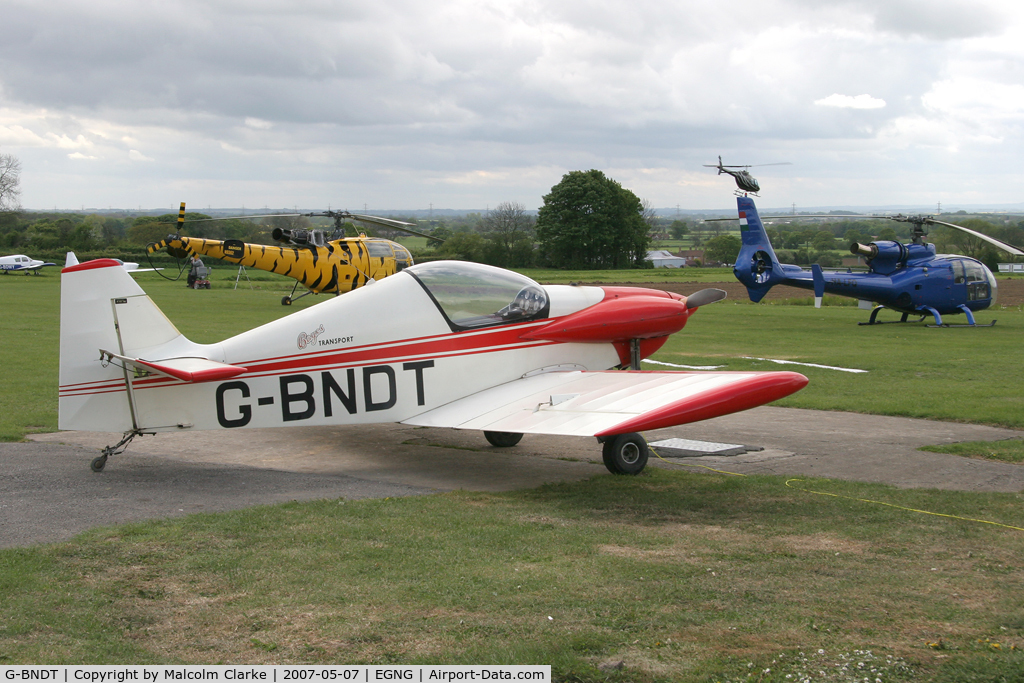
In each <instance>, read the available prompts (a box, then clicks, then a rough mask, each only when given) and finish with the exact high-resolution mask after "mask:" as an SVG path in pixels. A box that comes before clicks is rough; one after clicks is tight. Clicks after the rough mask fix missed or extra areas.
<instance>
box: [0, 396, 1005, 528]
mask: <svg viewBox="0 0 1024 683" xmlns="http://www.w3.org/2000/svg"><path fill="white" fill-rule="evenodd" d="M119 436H120V435H118V434H103V433H87V432H58V433H54V434H41V435H36V436H33V437H32V439H33V442H32V443H2V444H0V464H2V467H3V468H2V470H0V547H16V546H27V545H32V544H37V543H49V542H54V541H60V540H65V539H68V538H70V537H72V536H74V535H75V534H77V533H79V532H81V531H84V530H86V529H90V528H93V527H97V526H106V525H113V524H120V523H123V522H131V521H141V520H147V519H159V518H167V517H175V516H181V515H186V514H191V513H196V512H216V511H223V510H233V509H239V508H244V507H249V506H253V505H261V504H271V503H278V502H283V501H290V500H314V499H324V498H327V499H332V498H347V499H358V498H381V497H388V496H409V495H422V494H427V493H432V492H437V491H450V490H455V489H466V490H481V491H505V490H513V489H521V488H530V487H535V486H539V485H541V484H543V483H545V482H559V481H576V480H580V479H584V478H588V477H592V476H595V475H601V476H610V475H607V472H606V470H605V469H604V466H603V465H602V464H601V454H600V448H599V446H598V445H597V444H596V442H595V441H594V440H592V439H581V438H573V437H550V436H531V435H528V436H526V437H524V439H523V441H522V442H521V443H520V444H519V445H518V446H516V447H515V448H510V449H497V448H493V447H491V446H489V445H488V444H487V442H486V441H485V440H484V438H483V435H482V434H480V433H478V432H467V431H459V430H448V429H430V428H422V427H408V426H405V425H394V424H388V425H370V426H350V427H316V428H294V429H291V428H289V429H241V430H236V431H218V432H195V433H179V434H160V435H157V436H148V437H142V438H140V439H137V440H136V441H135V442H134V443H132V444H131V445H130V446H129V448H128V450H127V452H126V453H124V454H121V455H117V456H113V457H112V458H111V459H110V460H109V462H108V463H107V467H106V469H105V470H104V471H103V472H101V473H94V472H92V471H91V470H90V468H89V462H90V461H91V460H92V458H93V457H95V456H96V454H97V453H98V451H99V449H101V448H102V447H103V446H105V445H108V444H113V443H116V442H117V441H118V439H119ZM646 436H647V438H648V440H649V441H651V442H656V441H659V440H663V439H668V438H673V437H679V438H685V439H699V440H704V441H708V442H719V443H728V444H742V445H745V446H750V447H756V448H760V449H762V450H757V451H751V452H747V453H744V454H740V455H731V456H724V455H705V456H701V457H686V458H674V457H669V458H666V459H665V460H659V459H657V458H652V459H651V465H650V466H652V467H679V466H687V465H686V463H689V464H700V465H706V466H710V467H715V468H720V469H725V470H728V471H731V472H738V473H744V474H750V473H763V474H778V475H787V476H815V477H829V478H838V479H850V480H859V481H872V482H883V483H889V484H893V485H895V486H900V487H928V488H943V489H957V490H967V491H1006V492H1018V491H1024V467H1022V466H1019V465H1012V464H1007V463H1000V462H990V461H984V460H973V459H968V458H961V457H957V456H952V455H943V454H936V453H926V452H922V451H918V450H916V449H917V448H918V447H919V446H922V445H927V444H938V443H952V442H957V441H975V440H997V439H1005V438H1013V437H1021V436H1024V432H1018V431H1013V430H1008V429H997V428H993V427H983V426H979V425H965V424H955V423H946V422H930V421H927V420H911V419H903V418H892V417H879V416H875V415H858V414H853V413H828V412H819V411H807V410H796V409H787V408H773V407H761V408H756V409H754V410H750V411H746V412H743V413H737V414H735V415H728V416H725V417H721V418H717V419H715V420H708V421H706V422H701V423H697V424H694V425H688V426H684V427H674V428H671V429H664V430H658V431H654V432H649V433H647V435H646ZM670 454H671V452H670V451H664V452H663V455H670Z"/></svg>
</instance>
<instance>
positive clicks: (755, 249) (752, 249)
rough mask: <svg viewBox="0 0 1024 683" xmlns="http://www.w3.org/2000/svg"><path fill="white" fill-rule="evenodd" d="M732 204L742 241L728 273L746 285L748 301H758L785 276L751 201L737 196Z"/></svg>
mask: <svg viewBox="0 0 1024 683" xmlns="http://www.w3.org/2000/svg"><path fill="white" fill-rule="evenodd" d="M736 205H737V209H738V210H739V216H740V236H741V239H742V242H743V244H742V246H741V247H740V253H739V256H737V257H736V264H735V265H734V266H733V271H732V272H733V274H734V275H736V279H737V280H739V281H740V282H741V283H743V285H744V286H746V288H747V294H748V295H750V300H751V301H760V300H761V299H763V298H764V295H765V294H767V293H768V290H769V289H771V288H772V287H773V286H775V285H777V284H779V283H780V282H782V281H783V280H785V279H786V278H785V276H784V275H783V272H782V265H781V264H780V263H779V259H778V257H776V256H775V250H774V249H772V244H771V242H769V241H768V234H767V233H766V232H765V230H764V224H763V223H761V217H760V216H758V215H757V207H756V206H754V200H753V199H750V198H749V197H737V198H736Z"/></svg>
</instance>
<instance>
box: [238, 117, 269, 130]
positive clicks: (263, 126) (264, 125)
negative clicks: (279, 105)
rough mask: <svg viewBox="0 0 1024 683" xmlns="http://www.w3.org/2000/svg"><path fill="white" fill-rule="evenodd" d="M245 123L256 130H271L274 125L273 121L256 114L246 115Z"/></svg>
mask: <svg viewBox="0 0 1024 683" xmlns="http://www.w3.org/2000/svg"><path fill="white" fill-rule="evenodd" d="M245 125H246V126H248V127H249V128H255V129H256V130H270V129H271V128H273V127H274V124H273V122H271V121H264V120H263V119H258V118H256V117H255V116H246V117H245Z"/></svg>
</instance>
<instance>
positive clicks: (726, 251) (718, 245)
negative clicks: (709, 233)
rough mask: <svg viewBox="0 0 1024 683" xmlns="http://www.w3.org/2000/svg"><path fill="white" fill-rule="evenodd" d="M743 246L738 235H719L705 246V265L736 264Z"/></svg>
mask: <svg viewBox="0 0 1024 683" xmlns="http://www.w3.org/2000/svg"><path fill="white" fill-rule="evenodd" d="M742 246H743V244H742V243H741V242H740V238H739V237H737V236H736V235H719V236H718V237H712V238H711V239H709V240H708V241H707V242H706V243H705V244H704V263H706V264H707V263H736V257H737V256H739V253H740V247H742Z"/></svg>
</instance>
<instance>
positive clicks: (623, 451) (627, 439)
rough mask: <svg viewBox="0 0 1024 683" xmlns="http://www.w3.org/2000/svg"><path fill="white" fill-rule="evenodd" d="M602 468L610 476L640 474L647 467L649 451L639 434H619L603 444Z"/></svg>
mask: <svg viewBox="0 0 1024 683" xmlns="http://www.w3.org/2000/svg"><path fill="white" fill-rule="evenodd" d="M603 455H604V466H605V467H607V468H608V471H609V472H611V473H612V474H640V473H641V472H643V471H644V467H646V466H647V457H648V455H650V449H649V448H648V447H647V440H646V439H644V437H642V436H640V435H639V434H637V433H635V432H633V433H630V434H619V435H618V436H613V437H611V438H609V439H608V440H607V441H605V442H604V451H603Z"/></svg>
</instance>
